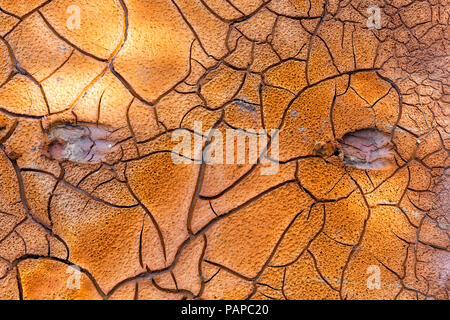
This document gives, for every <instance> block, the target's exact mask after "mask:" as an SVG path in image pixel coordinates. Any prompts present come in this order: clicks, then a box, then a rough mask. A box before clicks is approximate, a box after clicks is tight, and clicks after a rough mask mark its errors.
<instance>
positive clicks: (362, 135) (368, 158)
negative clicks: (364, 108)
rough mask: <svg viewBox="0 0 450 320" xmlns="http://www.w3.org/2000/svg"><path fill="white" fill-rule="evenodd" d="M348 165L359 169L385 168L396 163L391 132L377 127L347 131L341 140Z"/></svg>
mask: <svg viewBox="0 0 450 320" xmlns="http://www.w3.org/2000/svg"><path fill="white" fill-rule="evenodd" d="M340 144H341V147H342V151H343V153H344V161H345V163H346V165H348V166H353V167H356V168H359V169H384V168H388V167H390V166H391V165H393V163H394V154H393V152H392V147H393V145H392V143H391V138H390V136H389V134H387V133H385V132H382V131H379V130H377V129H372V128H368V129H362V130H358V131H355V132H351V133H347V134H345V135H344V137H343V138H342V141H341V142H340Z"/></svg>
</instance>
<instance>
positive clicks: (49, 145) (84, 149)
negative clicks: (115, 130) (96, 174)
mask: <svg viewBox="0 0 450 320" xmlns="http://www.w3.org/2000/svg"><path fill="white" fill-rule="evenodd" d="M110 134H111V132H110V131H108V130H107V129H106V128H103V127H97V126H94V125H72V124H61V125H57V126H55V127H53V128H51V129H50V130H49V132H48V133H47V141H46V142H45V143H44V144H43V145H42V146H41V152H42V154H44V155H45V156H46V157H48V158H50V159H53V160H58V161H63V160H69V161H75V162H102V161H104V160H105V159H106V157H107V156H108V154H110V153H111V152H112V151H113V149H114V147H115V143H114V142H113V141H111V140H110V139H109V136H110Z"/></svg>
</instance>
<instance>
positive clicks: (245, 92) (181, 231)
mask: <svg viewBox="0 0 450 320" xmlns="http://www.w3.org/2000/svg"><path fill="white" fill-rule="evenodd" d="M71 5H75V6H78V7H79V8H80V14H81V26H80V28H79V29H74V30H73V29H71V28H69V27H68V25H67V23H66V21H67V18H68V13H67V9H68V7H69V6H71ZM372 5H378V6H379V7H380V8H381V28H380V29H368V27H367V24H366V22H367V19H368V18H369V14H368V13H367V11H366V9H367V7H369V6H372ZM449 9H450V4H449V3H448V1H446V0H441V1H437V0H430V1H409V0H392V1H391V0H386V1H353V0H346V1H334V0H324V1H320V0H318V1H316V0H309V1H304V0H271V1H264V0H152V1H142V0H139V1H138V0H101V1H100V0H99V1H86V0H70V1H68V0H67V1H66V0H49V1H44V0H32V1H31V0H26V1H25V0H21V1H11V0H0V299H182V298H188V299H419V300H422V299H449V289H450V286H449V285H450V282H449V278H450V255H449V249H450V247H449V246H450V241H449V226H450V214H449V212H450V209H449V207H450V200H449V193H450V190H449V189H450V180H449V177H450V171H449V148H450V137H449V112H450V108H449V103H450V86H449V66H450V63H449V36H450V32H449V26H448V24H449ZM194 121H201V122H202V124H203V129H204V130H207V129H210V128H217V129H219V130H221V131H222V132H224V134H225V132H226V131H225V130H226V129H229V128H241V129H244V130H245V129H255V130H257V129H275V128H279V129H280V134H279V152H280V166H279V171H278V173H277V174H275V175H267V176H264V175H261V174H260V170H259V169H260V167H261V166H262V164H261V163H259V162H258V163H257V164H255V165H249V164H244V165H219V164H198V163H196V164H174V163H173V162H172V160H171V150H172V149H173V147H174V142H173V141H171V139H170V137H171V133H172V132H174V131H175V130H176V129H178V128H183V129H185V130H186V131H187V132H189V134H191V135H192V136H194V135H199V134H201V133H198V132H195V131H194V130H195V127H194ZM203 138H205V137H203ZM69 266H72V268H78V270H80V272H81V278H80V286H79V288H77V289H73V288H69V287H68V286H67V281H68V277H69V276H70V275H71V274H70V268H69V269H68V267H69ZM377 270H378V273H379V274H378V276H379V279H380V281H381V283H380V286H379V287H377V288H373V287H372V288H371V287H370V286H368V285H367V283H368V278H369V277H370V276H371V275H372V273H373V272H374V271H377Z"/></svg>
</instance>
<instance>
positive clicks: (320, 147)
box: [299, 128, 340, 157]
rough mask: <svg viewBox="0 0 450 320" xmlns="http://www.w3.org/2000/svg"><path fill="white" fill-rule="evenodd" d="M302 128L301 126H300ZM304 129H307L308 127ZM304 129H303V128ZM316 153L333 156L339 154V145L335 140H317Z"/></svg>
mask: <svg viewBox="0 0 450 320" xmlns="http://www.w3.org/2000/svg"><path fill="white" fill-rule="evenodd" d="M299 129H300V128H299ZM303 129H305V130H304V131H306V128H303ZM302 131H303V130H302ZM314 154H316V155H319V156H322V157H331V156H339V155H340V151H339V145H338V143H337V142H334V141H327V142H322V141H317V142H316V144H315V145H314Z"/></svg>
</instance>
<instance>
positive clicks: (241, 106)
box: [234, 99, 258, 112]
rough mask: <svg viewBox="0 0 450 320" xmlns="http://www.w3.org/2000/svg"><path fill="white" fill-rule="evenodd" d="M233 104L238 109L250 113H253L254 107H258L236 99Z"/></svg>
mask: <svg viewBox="0 0 450 320" xmlns="http://www.w3.org/2000/svg"><path fill="white" fill-rule="evenodd" d="M234 103H235V104H236V106H238V107H239V109H241V110H244V111H250V112H255V110H256V107H257V106H258V105H257V104H253V103H250V102H248V101H246V100H243V99H236V100H234Z"/></svg>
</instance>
